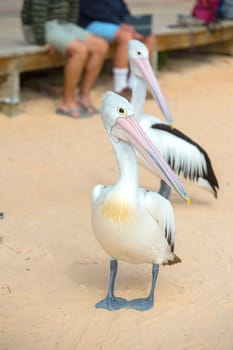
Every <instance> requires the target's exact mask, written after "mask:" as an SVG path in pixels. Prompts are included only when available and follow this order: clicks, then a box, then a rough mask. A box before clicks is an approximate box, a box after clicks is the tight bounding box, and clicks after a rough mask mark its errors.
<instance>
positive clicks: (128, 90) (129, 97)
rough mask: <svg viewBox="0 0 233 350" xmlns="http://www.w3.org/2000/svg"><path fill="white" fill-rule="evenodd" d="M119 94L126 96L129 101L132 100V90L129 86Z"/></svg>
mask: <svg viewBox="0 0 233 350" xmlns="http://www.w3.org/2000/svg"><path fill="white" fill-rule="evenodd" d="M118 95H120V96H122V97H125V98H126V99H127V100H128V101H130V100H131V96H132V90H131V89H130V88H128V87H127V88H124V89H123V90H121V91H120V92H118Z"/></svg>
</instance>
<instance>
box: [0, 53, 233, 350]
mask: <svg viewBox="0 0 233 350" xmlns="http://www.w3.org/2000/svg"><path fill="white" fill-rule="evenodd" d="M158 79H159V82H160V84H161V87H162V89H163V91H164V94H165V96H166V98H167V100H168V102H169V106H170V109H171V111H172V114H173V117H174V119H175V125H176V127H177V128H180V129H181V130H182V131H183V132H185V133H186V134H187V135H189V136H190V137H191V138H193V139H194V140H196V141H197V142H199V144H200V145H202V147H204V148H205V149H206V150H207V152H208V154H209V156H210V158H211V160H212V164H213V167H214V170H215V172H216V175H217V177H218V180H219V184H220V191H219V197H218V199H215V198H214V197H213V195H212V193H211V192H208V191H206V190H204V189H202V188H199V187H197V186H195V185H192V184H189V183H184V182H183V183H184V184H185V188H186V190H187V192H188V194H189V196H190V197H191V205H190V206H188V205H186V204H185V203H184V202H183V201H182V199H180V197H178V196H177V195H176V194H175V193H174V192H173V193H172V196H171V202H172V205H173V208H174V212H175V218H176V253H177V255H179V256H180V257H181V259H182V263H181V264H177V265H174V266H172V267H161V269H160V273H159V278H158V282H157V287H156V292H155V306H154V308H153V309H152V310H150V311H147V312H144V313H141V312H138V311H134V310H124V309H123V310H120V311H117V312H109V311H105V310H98V309H96V308H95V307H94V305H95V303H96V302H97V301H99V300H100V299H101V298H103V297H104V296H105V294H106V290H107V284H108V276H109V258H108V256H107V255H106V254H105V252H104V251H103V250H102V248H101V247H100V246H99V244H98V242H97V241H96V239H95V237H94V235H93V232H92V227H91V220H90V217H91V201H90V196H91V190H92V188H93V187H94V186H95V185H96V184H98V183H102V184H111V183H113V182H114V181H115V180H116V178H117V167H116V162H115V158H114V156H113V152H112V149H111V146H110V143H109V140H108V139H107V136H106V133H105V131H104V129H103V126H102V123H101V119H100V117H99V116H95V117H93V118H90V119H85V120H84V119H82V120H73V119H69V118H66V117H61V116H58V115H56V114H55V113H54V111H55V100H54V98H53V97H51V96H43V95H42V94H41V93H39V92H37V93H35V92H33V93H32V92H31V91H30V90H28V89H27V88H26V87H24V89H23V96H22V97H23V102H22V104H21V105H20V107H19V111H18V113H17V116H15V117H14V118H7V117H5V116H4V115H2V114H0V149H1V153H0V159H1V162H0V211H3V212H4V214H5V217H4V219H3V220H1V221H0V236H1V241H0V252H1V255H0V259H1V266H0V273H1V282H0V309H1V313H0V349H1V350H75V349H80V350H109V349H111V350H118V349H121V350H128V349H129V350H144V349H156V350H190V349H192V350H232V349H233V293H232V292H233V278H232V276H233V274H232V272H233V255H232V244H233V234H232V226H233V225H232V223H233V219H232V195H233V181H232V174H233V165H232V164H233V163H232V157H233V137H232V129H233V118H232V116H233V103H232V91H233V60H232V58H230V57H227V56H214V55H194V56H190V55H186V56H184V57H176V58H173V59H171V60H170V61H169V63H168V65H167V66H166V67H165V68H164V69H163V70H162V71H161V72H160V73H159V75H158ZM110 88H111V79H110V78H107V79H104V77H102V78H101V79H100V80H99V81H98V83H97V85H96V87H95V89H94V90H93V100H94V102H95V104H96V105H97V106H99V105H100V101H101V97H102V94H103V93H104V92H105V91H106V90H108V89H110ZM145 109H146V111H147V112H150V113H152V114H155V115H158V116H160V117H161V118H162V116H161V114H160V112H159V110H158V108H157V106H156V104H155V103H154V102H153V101H147V102H146V106H145ZM140 174H141V175H140V183H141V185H142V186H144V187H146V188H148V189H151V190H157V189H158V187H159V181H158V179H157V178H156V177H154V176H153V175H151V174H149V173H148V172H146V170H143V169H142V170H141V172H140ZM150 281H151V266H149V265H129V264H126V263H122V262H120V263H119V273H118V277H117V283H116V293H117V295H119V296H123V297H126V298H129V299H132V298H135V297H143V296H146V295H147V293H148V291H149V288H150Z"/></svg>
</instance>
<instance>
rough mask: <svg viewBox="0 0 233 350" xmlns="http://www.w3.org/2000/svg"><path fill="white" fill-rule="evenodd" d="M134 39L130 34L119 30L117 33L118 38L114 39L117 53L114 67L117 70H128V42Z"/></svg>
mask: <svg viewBox="0 0 233 350" xmlns="http://www.w3.org/2000/svg"><path fill="white" fill-rule="evenodd" d="M131 39H133V36H132V34H131V33H130V32H127V31H125V30H122V29H121V28H119V30H118V31H117V32H116V36H115V38H114V43H116V51H115V57H114V62H113V66H114V67H115V68H128V66H129V60H128V42H129V40H131Z"/></svg>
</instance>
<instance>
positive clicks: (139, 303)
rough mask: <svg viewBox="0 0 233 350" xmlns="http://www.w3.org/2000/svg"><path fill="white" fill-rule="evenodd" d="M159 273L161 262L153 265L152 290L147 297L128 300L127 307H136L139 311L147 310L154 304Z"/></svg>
mask: <svg viewBox="0 0 233 350" xmlns="http://www.w3.org/2000/svg"><path fill="white" fill-rule="evenodd" d="M158 273H159V264H153V266H152V281H151V290H150V294H149V296H148V297H147V298H138V299H133V300H130V301H128V303H127V309H134V310H138V311H147V310H150V309H151V308H152V307H153V306H154V290H155V284H156V281H157V277H158Z"/></svg>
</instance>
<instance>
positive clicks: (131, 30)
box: [121, 23, 135, 34]
mask: <svg viewBox="0 0 233 350" xmlns="http://www.w3.org/2000/svg"><path fill="white" fill-rule="evenodd" d="M121 29H123V30H125V31H126V32H129V33H132V34H133V33H134V32H135V30H134V27H133V26H131V25H130V24H127V23H122V24H121Z"/></svg>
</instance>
